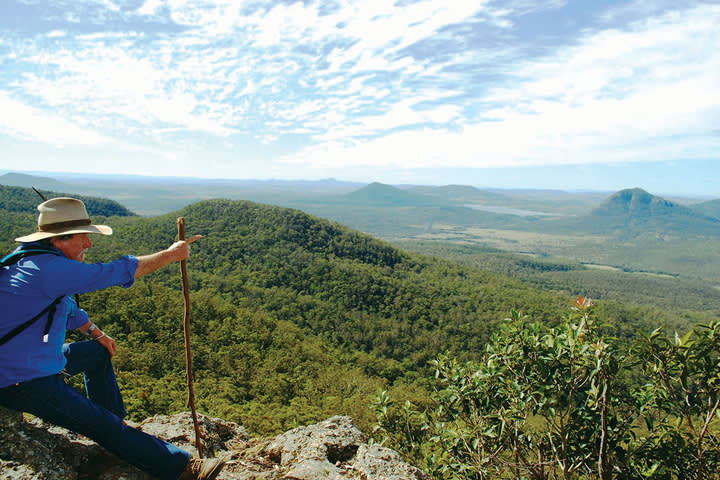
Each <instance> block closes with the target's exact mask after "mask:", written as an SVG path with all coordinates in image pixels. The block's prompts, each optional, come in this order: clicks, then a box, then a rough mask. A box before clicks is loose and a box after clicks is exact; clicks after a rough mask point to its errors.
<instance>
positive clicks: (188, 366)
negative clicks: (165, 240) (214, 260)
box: [177, 217, 203, 458]
mask: <svg viewBox="0 0 720 480" xmlns="http://www.w3.org/2000/svg"><path fill="white" fill-rule="evenodd" d="M177 230H178V240H185V218H184V217H178V219H177ZM180 272H181V274H182V284H183V295H184V297H185V322H184V323H183V331H184V332H185V370H186V372H187V384H188V401H187V403H188V406H190V411H191V412H192V417H193V425H194V427H195V448H196V449H197V451H198V457H200V458H202V456H203V454H202V441H201V440H202V437H201V436H200V426H199V425H198V419H197V411H196V410H195V391H194V389H193V373H192V353H191V351H190V287H189V286H188V273H187V260H181V261H180Z"/></svg>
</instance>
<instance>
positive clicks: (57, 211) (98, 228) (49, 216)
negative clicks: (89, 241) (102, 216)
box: [15, 197, 113, 243]
mask: <svg viewBox="0 0 720 480" xmlns="http://www.w3.org/2000/svg"><path fill="white" fill-rule="evenodd" d="M37 209H38V210H39V211H40V216H39V217H38V227H37V232H35V233H31V234H30V235H25V236H24V237H18V238H16V239H15V241H16V242H23V243H27V242H37V241H38V240H43V239H45V238H51V237H57V236H58V235H69V234H72V233H99V234H101V235H112V233H113V231H112V228H110V227H108V226H106V225H92V224H91V223H92V222H91V221H90V217H89V216H88V214H87V210H85V204H84V203H83V202H81V201H80V200H77V199H75V198H68V197H58V198H51V199H50V200H47V201H45V202H43V203H41V204H40V205H38V207H37Z"/></svg>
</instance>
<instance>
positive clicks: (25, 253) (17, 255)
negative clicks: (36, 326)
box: [0, 247, 65, 346]
mask: <svg viewBox="0 0 720 480" xmlns="http://www.w3.org/2000/svg"><path fill="white" fill-rule="evenodd" d="M43 253H45V254H47V253H49V254H51V255H57V256H60V254H59V253H58V252H57V251H55V250H50V249H47V248H41V247H31V248H27V249H23V248H21V249H20V250H17V251H15V252H12V253H11V254H10V255H8V256H6V257H5V258H3V259H2V260H0V268H2V267H6V266H8V265H12V264H14V263H17V262H19V261H20V260H22V259H23V258H25V257H31V256H33V255H41V254H43ZM64 297H65V294H63V295H60V296H59V297H57V298H56V299H55V300H53V302H52V303H51V304H50V305H48V306H47V307H45V308H43V309H42V311H41V312H40V313H38V314H37V315H35V316H34V317H32V318H31V319H30V320H28V321H26V322H24V323H22V324H20V325H18V326H17V327H15V328H13V329H12V330H10V331H9V332H8V333H6V334H5V335H4V336H3V337H2V338H0V346H2V345H4V344H6V343H7V342H9V341H10V340H12V339H13V338H15V337H16V336H17V335H19V334H20V333H22V331H23V330H25V329H26V328H28V327H29V326H30V325H32V324H33V323H35V321H36V320H37V319H38V318H40V317H41V316H42V315H43V314H44V313H45V312H47V313H48V319H47V323H46V324H45V334H44V335H43V342H45V343H47V341H48V333H49V332H50V325H51V324H52V319H53V316H54V315H55V309H56V307H57V305H58V303H60V300H62V299H63V298H64Z"/></svg>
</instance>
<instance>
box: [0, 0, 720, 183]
mask: <svg viewBox="0 0 720 480" xmlns="http://www.w3.org/2000/svg"><path fill="white" fill-rule="evenodd" d="M718 45H720V2H718V1H712V0H710V1H708V0H706V1H686V0H676V1H670V0H635V1H620V0H604V1H598V2H586V1H581V0H576V1H573V0H543V1H541V0H522V1H512V2H511V1H509V0H479V1H475V2H461V1H451V2H436V1H432V0H398V1H396V2H359V1H358V2H352V1H347V0H340V1H332V2H329V1H314V0H304V1H288V0H275V1H273V0H267V1H235V0H212V1H211V0H207V1H201V0H72V1H71V0H5V1H3V2H2V3H1V4H0V112H3V114H2V115H0V158H2V159H3V160H2V163H1V164H0V169H1V170H2V171H25V172H81V173H107V174H110V173H117V174H136V175H150V176H192V177H198V178H246V179H269V178H276V179H321V178H336V179H339V180H347V181H359V182H372V181H380V182H383V183H390V184H400V183H408V184H435V185H437V184H466V185H473V186H478V187H497V188H553V189H565V190H579V189H580V190H582V189H585V190H619V189H622V188H627V187H634V186H639V187H641V188H644V189H646V190H648V191H652V192H654V193H677V194H693V195H714V196H719V195H720V184H718V180H717V179H718V178H720V165H719V164H720V161H718V160H720V158H718V153H717V152H718V151H720V148H719V147H720V130H718V127H717V125H718V124H720V49H718V48H717V46H718Z"/></svg>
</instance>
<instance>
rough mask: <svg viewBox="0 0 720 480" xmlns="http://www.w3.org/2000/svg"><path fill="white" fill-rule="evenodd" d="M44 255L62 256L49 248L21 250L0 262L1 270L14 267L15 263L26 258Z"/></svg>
mask: <svg viewBox="0 0 720 480" xmlns="http://www.w3.org/2000/svg"><path fill="white" fill-rule="evenodd" d="M43 253H49V254H51V255H57V256H60V254H59V253H58V252H57V250H50V249H49V248H42V247H30V248H21V249H20V250H16V251H14V252H12V253H11V254H10V255H7V256H6V257H5V258H3V259H2V260H0V268H2V267H7V266H8V265H12V264H13V263H17V262H19V261H20V260H22V259H23V258H25V257H32V256H33V255H41V254H43Z"/></svg>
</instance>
